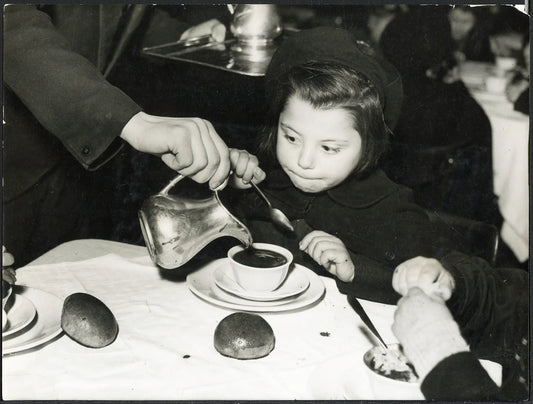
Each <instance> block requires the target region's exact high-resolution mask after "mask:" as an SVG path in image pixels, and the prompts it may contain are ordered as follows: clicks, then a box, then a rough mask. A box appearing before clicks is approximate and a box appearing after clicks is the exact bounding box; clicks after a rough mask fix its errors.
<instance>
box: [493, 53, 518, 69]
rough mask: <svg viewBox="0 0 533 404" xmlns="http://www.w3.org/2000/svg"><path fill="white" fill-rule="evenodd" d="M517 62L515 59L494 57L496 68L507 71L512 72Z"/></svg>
mask: <svg viewBox="0 0 533 404" xmlns="http://www.w3.org/2000/svg"><path fill="white" fill-rule="evenodd" d="M516 64H517V61H516V59H515V58H512V57H508V56H496V68H497V69H500V70H503V71H509V70H513V69H514V68H515V67H516Z"/></svg>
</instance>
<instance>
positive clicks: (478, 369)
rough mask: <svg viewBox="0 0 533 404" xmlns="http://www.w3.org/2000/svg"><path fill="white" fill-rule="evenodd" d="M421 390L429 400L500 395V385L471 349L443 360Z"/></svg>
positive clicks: (468, 398) (458, 399)
mask: <svg viewBox="0 0 533 404" xmlns="http://www.w3.org/2000/svg"><path fill="white" fill-rule="evenodd" d="M444 380H446V382H445V383H444V382H443V381H444ZM420 389H421V390H422V394H424V397H425V398H426V399H427V400H453V401H463V400H464V401H467V400H468V401H470V400H490V399H492V400H495V399H498V398H499V397H500V390H499V388H498V386H496V384H495V383H494V381H493V380H492V379H491V378H490V377H489V375H488V374H487V372H486V371H485V369H483V367H482V366H481V364H480V363H479V360H478V359H477V358H476V357H475V356H474V355H473V354H472V353H471V352H459V353H456V354H454V355H451V356H449V357H447V358H445V359H444V360H442V361H441V362H439V363H438V364H437V366H435V367H434V368H433V369H432V370H431V371H430V372H429V373H428V375H427V376H426V377H425V379H424V381H423V382H422V384H421V386H420Z"/></svg>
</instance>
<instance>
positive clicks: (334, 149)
mask: <svg viewBox="0 0 533 404" xmlns="http://www.w3.org/2000/svg"><path fill="white" fill-rule="evenodd" d="M322 150H324V151H325V152H326V153H328V154H336V153H338V152H340V151H341V149H340V148H338V147H331V146H326V145H323V146H322Z"/></svg>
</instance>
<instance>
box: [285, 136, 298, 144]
mask: <svg viewBox="0 0 533 404" xmlns="http://www.w3.org/2000/svg"><path fill="white" fill-rule="evenodd" d="M283 137H284V138H285V139H287V141H288V142H289V143H295V142H296V138H295V137H294V136H291V135H287V134H285V135H283Z"/></svg>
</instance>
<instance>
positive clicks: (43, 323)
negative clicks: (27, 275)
mask: <svg viewBox="0 0 533 404" xmlns="http://www.w3.org/2000/svg"><path fill="white" fill-rule="evenodd" d="M16 288H17V294H19V295H21V296H23V297H25V298H26V299H28V300H29V301H31V302H32V303H33V305H34V306H35V310H36V311H37V316H36V319H35V321H33V322H32V323H31V325H30V327H29V328H27V329H25V330H24V332H22V333H21V332H19V333H15V334H12V335H10V336H8V337H7V338H4V337H3V336H2V356H3V355H7V354H13V353H16V352H21V351H24V350H27V349H30V348H35V347H38V346H40V345H42V344H44V343H46V342H48V341H50V340H51V339H53V338H55V337H56V336H57V335H59V334H60V333H61V311H62V309H63V301H62V300H61V299H59V298H58V297H57V296H55V295H52V294H50V293H48V292H45V291H43V290H40V289H34V288H30V287H27V286H22V287H21V286H17V287H16Z"/></svg>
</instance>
